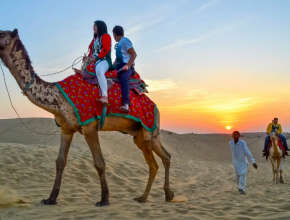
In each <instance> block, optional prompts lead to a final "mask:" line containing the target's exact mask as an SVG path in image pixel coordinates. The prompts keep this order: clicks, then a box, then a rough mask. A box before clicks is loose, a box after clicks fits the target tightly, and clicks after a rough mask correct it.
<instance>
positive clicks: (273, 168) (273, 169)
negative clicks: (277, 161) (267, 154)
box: [270, 160, 275, 182]
mask: <svg viewBox="0 0 290 220" xmlns="http://www.w3.org/2000/svg"><path fill="white" fill-rule="evenodd" d="M270 161H271V164H272V171H273V182H275V167H274V162H273V161H272V160H270Z"/></svg>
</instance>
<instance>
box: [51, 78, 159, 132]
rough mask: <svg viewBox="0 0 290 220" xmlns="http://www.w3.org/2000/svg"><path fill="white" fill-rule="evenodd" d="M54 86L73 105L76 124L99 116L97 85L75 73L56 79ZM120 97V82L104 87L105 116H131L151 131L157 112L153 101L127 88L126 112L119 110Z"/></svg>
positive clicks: (100, 110)
mask: <svg viewBox="0 0 290 220" xmlns="http://www.w3.org/2000/svg"><path fill="white" fill-rule="evenodd" d="M109 74H110V73H109ZM55 85H56V86H57V87H58V88H59V90H60V91H61V92H62V94H63V95H64V97H65V98H66V99H67V101H68V102H69V103H70V104H71V106H72V107H73V108H74V111H75V114H76V116H77V119H78V122H79V124H80V125H86V124H88V123H90V122H92V121H95V120H99V119H101V115H102V109H103V105H102V104H101V103H100V102H98V101H97V100H98V99H100V98H101V91H100V89H99V88H98V86H95V85H91V84H89V83H87V82H86V81H83V79H82V77H81V76H80V75H79V74H75V75H72V76H69V77H67V78H66V79H64V80H62V81H59V82H56V83H55ZM121 96H122V95H121V85H120V84H119V83H114V84H113V85H112V88H110V89H109V90H108V99H109V104H108V106H107V114H106V116H107V117H124V118H129V119H133V120H135V121H137V122H140V123H141V124H142V126H143V127H145V128H146V129H147V130H148V131H154V130H155V128H156V111H157V107H156V105H155V103H154V102H153V101H151V100H150V99H149V98H148V97H147V96H146V95H144V94H143V95H138V94H137V93H136V92H134V91H132V90H130V100H131V106H130V112H129V113H123V112H122V111H120V110H119V107H120V106H121V105H122V99H121Z"/></svg>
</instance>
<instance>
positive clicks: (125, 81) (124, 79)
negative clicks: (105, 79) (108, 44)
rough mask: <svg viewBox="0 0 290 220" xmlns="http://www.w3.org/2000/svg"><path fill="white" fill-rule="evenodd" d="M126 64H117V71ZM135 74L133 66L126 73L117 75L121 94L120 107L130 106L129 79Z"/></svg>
mask: <svg viewBox="0 0 290 220" xmlns="http://www.w3.org/2000/svg"><path fill="white" fill-rule="evenodd" d="M124 65H126V63H122V64H118V65H117V70H119V69H121V68H122V67H123V66H124ZM134 72H135V69H134V67H133V66H131V67H130V69H128V70H127V71H122V72H120V73H119V80H120V83H121V92H122V105H125V104H128V105H131V101H130V96H129V92H130V88H129V79H130V77H131V75H132V74H133V73H134Z"/></svg>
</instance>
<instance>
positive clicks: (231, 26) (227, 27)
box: [152, 19, 252, 52]
mask: <svg viewBox="0 0 290 220" xmlns="http://www.w3.org/2000/svg"><path fill="white" fill-rule="evenodd" d="M251 20H252V19H247V20H245V21H240V22H236V23H232V24H229V25H225V26H223V27H222V28H220V29H218V30H215V31H212V32H210V33H208V34H206V35H204V36H202V37H199V38H196V39H193V40H179V41H177V42H176V43H174V44H170V45H167V46H165V47H162V48H159V49H157V50H154V51H152V52H156V51H162V50H168V49H172V48H175V47H179V46H184V45H187V44H192V43H197V42H200V41H202V40H205V39H208V38H210V37H212V36H214V35H217V34H223V33H226V32H228V31H231V30H233V29H235V28H237V27H239V26H242V25H244V24H246V23H248V22H250V21H251Z"/></svg>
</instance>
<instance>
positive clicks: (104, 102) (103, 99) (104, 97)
mask: <svg viewBox="0 0 290 220" xmlns="http://www.w3.org/2000/svg"><path fill="white" fill-rule="evenodd" d="M98 102H101V103H102V104H103V105H108V97H107V96H102V97H101V98H100V99H98Z"/></svg>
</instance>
